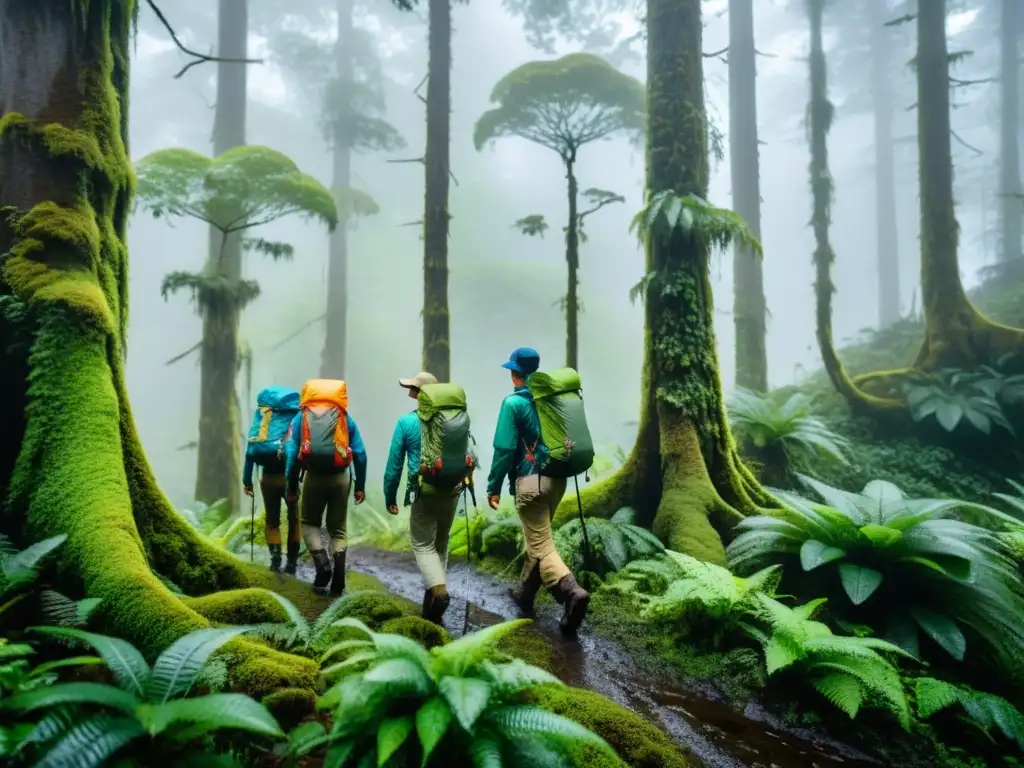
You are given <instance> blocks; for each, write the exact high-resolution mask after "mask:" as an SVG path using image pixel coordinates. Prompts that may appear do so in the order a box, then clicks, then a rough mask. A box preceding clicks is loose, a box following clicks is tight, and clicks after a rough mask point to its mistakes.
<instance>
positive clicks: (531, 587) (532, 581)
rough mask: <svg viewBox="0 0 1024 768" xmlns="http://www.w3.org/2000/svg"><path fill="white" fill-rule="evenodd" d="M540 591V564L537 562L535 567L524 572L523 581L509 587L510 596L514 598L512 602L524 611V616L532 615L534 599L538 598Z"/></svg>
mask: <svg viewBox="0 0 1024 768" xmlns="http://www.w3.org/2000/svg"><path fill="white" fill-rule="evenodd" d="M524 571H525V569H524ZM539 591H540V564H539V563H536V562H535V563H534V564H533V567H532V568H530V570H529V571H526V572H525V573H524V574H523V577H522V581H520V582H519V584H517V585H516V586H515V587H512V588H510V589H509V591H508V596H509V597H511V598H512V602H514V603H515V604H516V605H517V606H519V610H520V611H522V613H523V615H524V616H532V615H533V601H534V600H535V599H536V598H537V593H538V592H539Z"/></svg>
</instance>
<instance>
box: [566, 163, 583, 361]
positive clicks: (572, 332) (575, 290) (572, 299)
mask: <svg viewBox="0 0 1024 768" xmlns="http://www.w3.org/2000/svg"><path fill="white" fill-rule="evenodd" d="M562 162H563V163H564V165H565V178H566V181H567V182H568V191H569V223H568V224H567V225H566V228H565V263H566V267H567V271H568V276H567V285H566V289H565V364H566V365H567V366H569V367H570V368H577V369H578V368H579V353H580V340H579V328H580V326H579V323H580V299H579V287H580V279H579V272H580V218H579V205H580V202H579V197H580V185H579V181H578V180H577V179H576V148H575V147H570V148H569V149H568V150H567V151H566V153H565V154H563V155H562Z"/></svg>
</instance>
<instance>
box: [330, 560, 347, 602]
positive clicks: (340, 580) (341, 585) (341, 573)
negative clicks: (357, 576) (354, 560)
mask: <svg viewBox="0 0 1024 768" xmlns="http://www.w3.org/2000/svg"><path fill="white" fill-rule="evenodd" d="M344 591H345V553H344V552H335V553H334V577H333V578H332V579H331V596H332V597H338V596H339V595H341V594H342V593H343V592H344Z"/></svg>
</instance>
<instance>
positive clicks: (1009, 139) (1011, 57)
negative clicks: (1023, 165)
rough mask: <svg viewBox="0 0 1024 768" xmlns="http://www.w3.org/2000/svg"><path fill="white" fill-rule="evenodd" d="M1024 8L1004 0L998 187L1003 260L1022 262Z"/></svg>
mask: <svg viewBox="0 0 1024 768" xmlns="http://www.w3.org/2000/svg"><path fill="white" fill-rule="evenodd" d="M1022 20H1024V9H1021V7H1020V3H1019V2H1018V1H1017V0H1002V18H1001V20H1000V21H1001V22H1002V23H1001V25H1000V32H999V37H1000V76H999V97H1000V98H999V100H1000V107H1001V109H1000V117H999V144H1000V152H999V186H1000V206H999V207H1000V218H1001V220H1002V226H1001V229H1002V252H1001V256H1002V261H1003V262H1004V263H1014V262H1019V261H1020V259H1021V257H1022V253H1021V228H1022V227H1021V225H1022V223H1024V188H1022V187H1021V180H1020V141H1021V122H1020V38H1021V24H1022Z"/></svg>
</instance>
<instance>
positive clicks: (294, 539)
mask: <svg viewBox="0 0 1024 768" xmlns="http://www.w3.org/2000/svg"><path fill="white" fill-rule="evenodd" d="M298 412H299V393H298V392H296V391H295V390H294V389H291V388H290V387H267V388H266V389H263V390H261V391H260V393H259V394H258V395H257V396H256V412H255V413H254V414H253V417H252V425H251V426H250V427H249V439H248V441H247V443H246V446H245V467H244V469H243V470H242V489H243V490H244V491H245V495H246V496H249V497H252V495H253V488H252V473H253V467H255V466H259V467H260V468H261V471H260V495H261V496H262V497H263V509H264V513H265V514H266V534H265V535H266V539H267V549H269V550H270V570H272V571H280V570H281V504H282V503H284V505H285V506H286V508H287V510H288V560H287V563H286V564H285V568H284V570H285V573H290V574H294V573H295V569H296V567H297V566H298V561H299V542H301V541H302V532H301V531H300V530H299V510H298V504H296V503H295V502H294V501H286V500H285V492H284V491H285V480H284V469H285V453H284V448H285V441H286V439H287V435H288V427H289V426H290V425H291V423H292V419H293V418H294V417H295V416H296V415H297V414H298Z"/></svg>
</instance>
